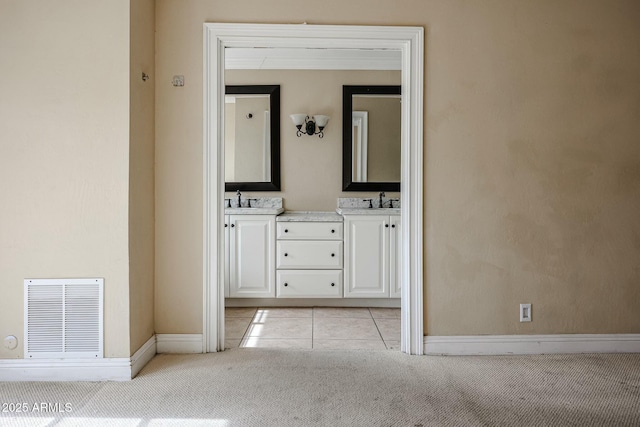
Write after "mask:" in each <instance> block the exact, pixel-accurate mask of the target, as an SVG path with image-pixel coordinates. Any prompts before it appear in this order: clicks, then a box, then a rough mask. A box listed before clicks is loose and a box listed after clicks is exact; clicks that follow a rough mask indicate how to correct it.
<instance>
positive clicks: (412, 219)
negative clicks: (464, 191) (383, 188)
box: [202, 23, 424, 355]
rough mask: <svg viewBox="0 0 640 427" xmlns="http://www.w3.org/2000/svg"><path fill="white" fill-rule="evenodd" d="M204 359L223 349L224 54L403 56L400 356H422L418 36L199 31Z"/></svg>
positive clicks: (418, 31) (390, 30) (388, 31)
mask: <svg viewBox="0 0 640 427" xmlns="http://www.w3.org/2000/svg"><path fill="white" fill-rule="evenodd" d="M203 36H204V40H203V47H204V60H203V90H204V96H203V110H204V111H203V128H204V129H203V163H204V164H203V187H204V190H203V198H204V200H203V231H204V236H203V237H204V239H203V256H204V259H203V342H202V351H203V352H214V351H220V350H223V349H224V285H223V284H224V238H223V237H224V229H223V216H224V120H223V119H224V92H225V87H224V70H225V65H224V64H225V57H224V50H225V48H253V47H260V48H272V47H288V48H319V49H327V48H329V49H330V48H335V49H368V50H371V49H381V50H395V51H400V52H401V54H402V95H401V97H402V134H401V140H402V142H401V144H402V154H401V159H402V160H401V169H402V174H401V188H402V192H401V206H402V214H401V220H402V224H403V227H402V229H401V231H402V237H401V242H402V248H401V253H400V259H401V265H400V266H399V268H400V278H401V283H402V298H401V300H402V305H401V307H402V315H401V350H402V351H403V352H405V353H409V354H419V355H421V354H423V267H422V262H423V213H422V205H423V146H422V144H423V96H424V89H423V79H424V76H423V63H424V29H423V28H421V27H379V26H340V25H289V24H284V25H281V24H229V23H205V24H204V34H203Z"/></svg>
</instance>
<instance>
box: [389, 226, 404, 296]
mask: <svg viewBox="0 0 640 427" xmlns="http://www.w3.org/2000/svg"><path fill="white" fill-rule="evenodd" d="M389 223H390V224H391V227H390V228H389V296H390V297H391V298H400V297H401V296H402V288H401V285H402V283H401V280H400V271H401V268H402V263H401V262H400V236H401V234H400V230H401V228H400V225H401V224H402V222H401V221H400V217H399V216H395V215H393V216H391V217H389Z"/></svg>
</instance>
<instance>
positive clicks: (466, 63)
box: [156, 0, 640, 335]
mask: <svg viewBox="0 0 640 427" xmlns="http://www.w3.org/2000/svg"><path fill="white" fill-rule="evenodd" d="M246 6H247V5H246V4H239V3H237V2H210V1H205V0H201V1H196V0H193V1H188V2H185V1H177V0H159V1H158V3H157V12H158V13H157V19H158V21H157V25H158V36H157V43H158V45H157V49H158V57H157V62H156V65H157V67H158V68H157V73H158V76H159V79H158V81H161V82H169V81H170V79H171V75H173V74H184V75H185V79H186V86H185V87H184V88H173V87H171V86H170V85H169V84H168V83H166V84H162V85H158V86H157V88H156V95H157V113H156V114H157V118H158V119H161V120H158V126H157V132H156V133H157V135H158V138H157V141H156V143H157V146H156V149H157V171H156V178H157V181H156V185H157V190H156V194H157V199H158V204H157V212H156V213H157V218H158V229H157V235H156V238H157V239H156V254H157V261H158V262H157V264H160V265H163V266H164V265H166V267H160V268H158V267H157V268H156V274H157V290H156V294H157V296H158V300H159V301H158V303H157V304H156V311H157V312H158V315H157V316H156V328H157V329H158V330H159V331H161V332H191V333H196V332H200V330H201V324H202V321H201V320H202V319H201V316H202V312H201V303H202V285H201V282H202V23H203V22H216V21H217V22H262V23H301V22H309V23H313V24H358V25H360V24H373V25H416V26H423V27H424V28H425V36H426V49H425V83H426V88H425V135H424V136H425V147H424V148H425V159H424V164H425V194H424V200H425V204H424V207H425V217H424V219H425V247H424V249H425V251H424V262H425V288H426V289H425V314H426V319H425V323H426V332H428V333H429V334H432V335H455V334H513V333H518V334H520V333H523V334H532V333H533V334H549V333H627V332H634V333H638V332H640V316H638V315H637V312H638V311H639V309H640V286H638V282H639V279H640V267H639V266H640V222H639V221H638V220H637V212H638V211H640V144H638V136H637V135H638V134H640V121H638V120H637V117H638V116H640V103H639V102H638V99H640V87H639V86H638V84H637V76H638V75H640V52H639V50H638V48H637V40H639V39H640V26H638V25H637V23H638V22H640V3H638V2H637V1H635V0H628V1H622V0H617V1H614V2H613V3H612V2H609V1H604V0H561V1H556V0H543V1H536V2H530V1H523V0H517V1H513V0H494V1H483V2H477V1H471V0H448V1H444V0H433V1H417V0H415V1H406V2H402V5H399V4H398V3H397V2H391V1H385V0H375V1H374V2H371V1H365V0H358V1H350V2H344V1H341V0H340V1H338V0H327V1H325V2H324V3H323V7H322V8H313V11H312V12H310V11H309V9H308V8H305V7H299V5H298V7H291V3H290V2H288V1H285V0H276V1H272V2H269V3H268V4H267V3H260V2H252V3H251V7H246ZM327 96H331V95H330V94H327ZM300 99H302V98H300ZM320 99H321V100H325V99H326V97H325V96H322V97H321V98H320ZM314 103H315V104H316V105H319V104H318V102H317V101H316V102H314ZM296 107H297V108H301V107H302V106H299V107H298V106H296ZM329 113H330V115H331V116H332V118H335V117H336V116H337V115H338V114H339V112H333V111H329ZM285 114H287V112H286V111H283V115H285ZM332 120H333V119H332ZM334 125H335V121H333V122H330V124H329V127H328V128H327V137H328V138H330V139H328V140H326V141H323V142H322V143H321V144H317V145H314V146H313V147H314V148H312V150H313V151H312V152H311V153H312V154H315V153H316V152H317V151H320V150H325V149H330V147H331V144H334V143H335V142H332V141H334V140H333V139H331V138H336V134H333V133H334V132H336V133H337V134H339V132H340V128H339V127H336V126H334ZM338 139H339V138H338ZM323 144H324V145H323ZM292 154H293V153H292V152H291V151H290V147H285V149H284V150H283V158H285V159H286V156H291V155H292ZM309 157H311V156H309ZM303 161H304V160H303ZM286 191H289V189H287V190H286ZM305 206H306V204H305ZM309 206H310V208H311V209H315V206H314V205H312V204H310V205H309ZM287 207H289V208H291V206H289V205H288V206H287ZM525 302H528V303H532V304H533V322H532V323H528V324H526V323H525V324H521V323H519V322H518V304H519V303H525Z"/></svg>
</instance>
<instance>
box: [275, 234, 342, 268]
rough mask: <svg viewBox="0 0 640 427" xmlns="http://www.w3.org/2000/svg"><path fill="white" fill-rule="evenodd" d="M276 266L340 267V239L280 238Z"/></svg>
mask: <svg viewBox="0 0 640 427" xmlns="http://www.w3.org/2000/svg"><path fill="white" fill-rule="evenodd" d="M276 268H321V269H331V268H342V241H295V240H280V241H278V245H277V250H276Z"/></svg>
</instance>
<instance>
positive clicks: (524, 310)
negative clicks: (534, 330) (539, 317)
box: [520, 304, 531, 322]
mask: <svg viewBox="0 0 640 427" xmlns="http://www.w3.org/2000/svg"><path fill="white" fill-rule="evenodd" d="M520 321H521V322H531V304H520Z"/></svg>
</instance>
